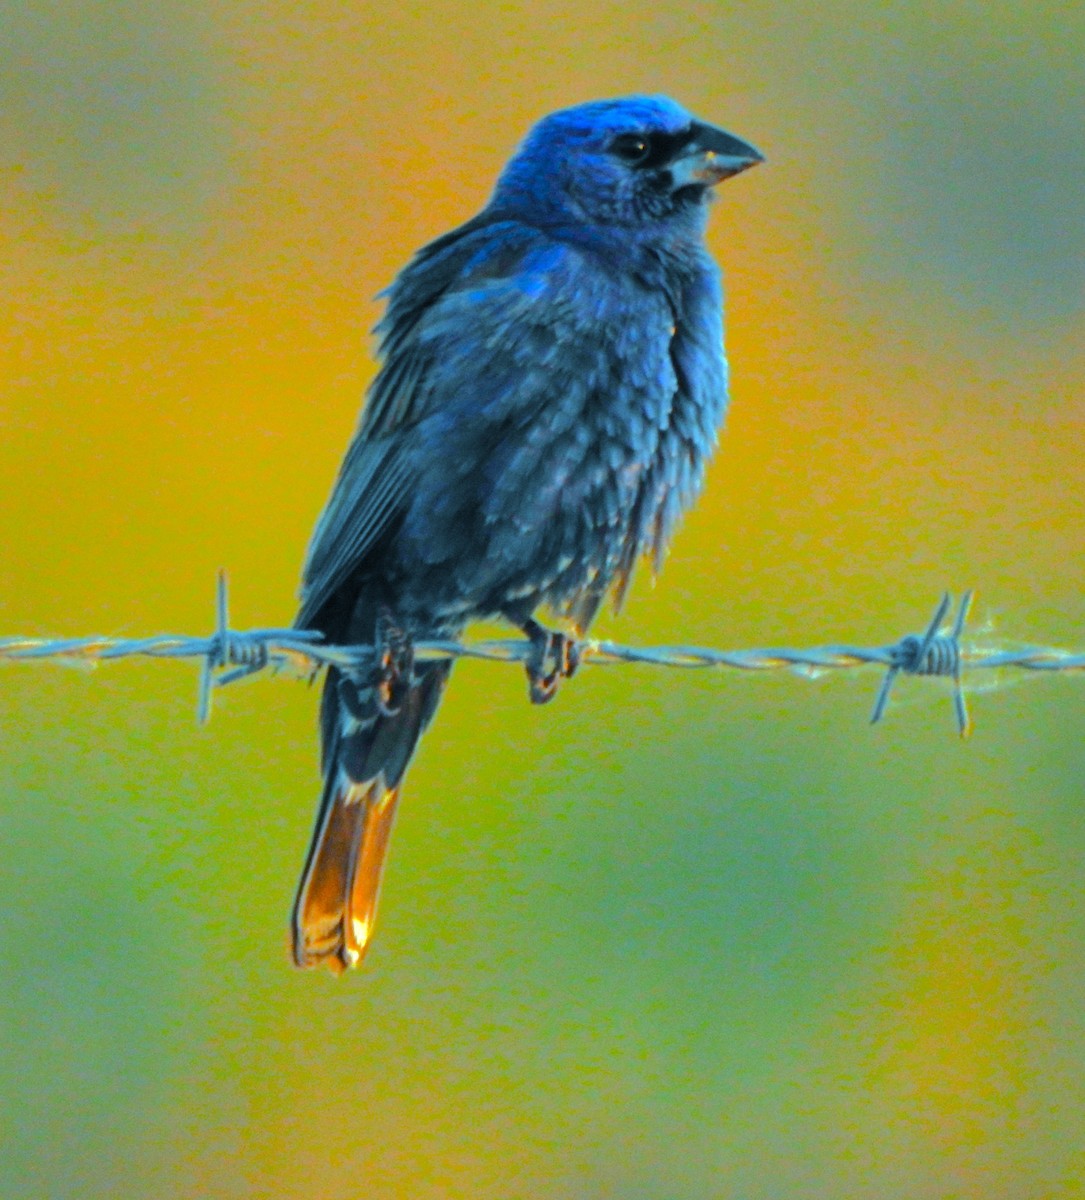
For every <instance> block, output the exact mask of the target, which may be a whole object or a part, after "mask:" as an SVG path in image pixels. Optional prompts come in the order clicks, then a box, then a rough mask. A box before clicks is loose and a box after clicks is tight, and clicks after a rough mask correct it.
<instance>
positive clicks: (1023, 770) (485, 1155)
mask: <svg viewBox="0 0 1085 1200" xmlns="http://www.w3.org/2000/svg"><path fill="white" fill-rule="evenodd" d="M1083 14H1085V9H1082V8H1081V7H1080V6H1073V5H1064V4H1055V3H1050V4H1047V3H1036V4H1030V5H1015V4H1009V3H984V4H980V3H969V2H965V3H955V4H933V3H913V4H907V5H904V4H901V5H870V4H859V3H843V2H839V3H833V2H831V0H830V2H824V0H823V2H821V3H817V4H814V3H808V2H799V3H791V4H782V3H775V4H774V3H767V2H765V3H756V2H752V0H751V2H749V3H732V4H727V5H723V4H719V3H707V2H700V3H696V2H693V0H675V2H673V3H669V4H666V5H659V6H650V5H647V4H635V3H622V4H617V3H601V4H597V5H584V4H566V3H557V2H546V0H544V2H541V3H535V4H532V5H524V6H518V5H513V4H480V5H466V4H464V5H434V4H418V3H405V4H401V5H399V6H393V5H377V4H360V3H355V4H352V5H338V4H315V3H311V2H310V3H300V4H298V3H289V4H288V3H285V2H284V0H270V2H269V3H266V4H261V5H256V4H248V3H236V4H230V5H211V4H207V3H200V2H195V3H185V4H182V3H167V4H159V5H146V4H141V3H135V2H134V0H129V2H128V3H110V4H106V3H103V2H98V3H75V2H74V0H57V2H56V3H46V2H44V0H34V2H32V3H29V4H27V3H14V2H13V0H5V2H4V3H3V4H2V5H0V362H2V366H0V472H2V475H0V545H2V547H3V574H2V582H0V632H3V633H40V634H72V635H74V634H80V633H92V632H96V633H109V634H117V635H136V634H140V633H151V632H159V631H184V632H201V631H204V630H207V629H209V628H210V624H211V621H212V590H213V577H214V572H215V569H216V568H217V567H219V566H220V565H222V566H225V567H227V568H228V569H229V571H230V573H231V578H232V581H233V602H234V617H235V620H236V622H237V623H238V624H239V625H242V626H243V625H256V624H274V623H280V622H287V621H289V619H290V618H291V616H292V612H293V604H294V593H295V587H296V580H297V575H298V571H299V568H300V563H301V558H302V555H303V552H304V548H305V544H306V541H307V538H308V534H309V530H310V528H311V526H312V523H313V521H314V520H315V518H316V515H317V513H318V511H319V509H320V507H321V505H322V503H323V501H324V499H325V497H326V495H327V491H328V488H329V487H330V484H331V480H332V477H333V475H334V472H335V469H336V466H337V464H338V461H339V459H340V456H341V454H342V452H343V449H344V447H345V444H346V441H347V439H348V437H349V435H350V432H351V429H352V428H353V425H354V422H355V419H356V413H357V410H358V406H359V401H360V397H361V395H362V392H363V389H364V386H365V384H366V382H367V380H368V379H369V378H370V376H371V374H372V371H373V361H372V345H371V341H370V339H369V336H368V330H369V328H370V327H371V325H372V324H373V322H374V320H375V319H376V317H377V315H378V313H379V306H378V305H377V304H376V302H375V301H374V300H373V299H372V297H373V296H374V295H375V293H376V292H377V291H378V290H379V289H380V288H381V287H382V286H384V285H385V284H386V283H387V282H388V281H389V280H390V279H391V278H392V277H393V275H394V274H395V272H396V270H397V269H398V268H399V267H400V266H401V265H402V264H403V262H404V261H405V260H406V258H407V256H408V255H409V253H410V252H411V251H412V250H414V249H415V248H416V247H417V246H419V245H420V244H422V243H423V242H425V241H426V240H428V239H429V238H432V237H434V236H436V235H438V234H440V233H442V232H443V231H445V230H447V229H448V228H450V227H451V226H452V225H454V224H456V223H458V222H460V221H462V220H464V219H466V218H467V217H469V216H471V215H472V214H473V213H474V212H475V211H476V210H477V209H478V208H479V207H480V206H481V205H482V204H483V203H484V202H485V200H486V197H487V195H488V192H489V189H490V186H491V184H492V181H493V179H494V177H495V175H496V173H497V171H498V170H499V168H500V166H501V165H502V163H503V162H504V161H505V159H506V158H507V156H508V155H509V153H510V152H511V150H512V148H513V147H514V145H515V144H516V142H517V140H518V139H519V137H520V136H522V134H523V133H524V132H525V130H526V129H527V127H528V126H529V125H530V123H531V122H532V121H533V120H535V119H536V118H537V117H538V116H540V115H541V114H543V113H544V112H546V111H549V110H550V109H553V108H555V107H558V106H562V105H566V104H570V103H574V102H577V101H580V100H584V99H589V98H592V97H596V96H606V95H614V94H621V93H626V92H630V91H665V92H668V93H670V94H672V95H674V96H675V97H676V98H678V99H679V100H681V101H682V102H683V103H685V104H686V105H687V106H688V107H689V108H690V109H691V110H693V111H694V112H696V113H697V114H698V115H700V116H702V117H703V118H705V119H707V120H711V121H714V122H717V123H719V124H721V125H723V126H724V127H726V128H728V129H731V130H733V131H734V132H735V133H737V134H739V135H740V136H743V137H746V138H748V139H749V140H751V141H752V142H754V144H756V145H758V146H759V147H761V148H762V149H763V150H764V152H765V153H766V155H767V156H768V159H769V162H768V164H767V165H766V166H765V167H762V168H759V169H758V170H757V171H755V172H752V173H751V174H749V175H745V176H743V177H742V178H741V179H739V180H737V181H735V182H733V183H730V184H728V185H726V187H724V188H723V189H722V198H721V202H720V204H719V205H718V206H717V207H716V209H715V212H714V214H713V218H712V229H711V243H712V246H713V249H714V251H715V252H716V254H717V256H718V257H719V259H720V260H721V261H722V263H723V264H724V266H725V268H726V272H727V285H728V329H729V333H728V347H729V353H730V358H731V363H732V370H733V381H734V382H733V408H732V414H731V418H730V422H729V425H728V428H727V432H726V436H725V438H724V441H723V446H722V453H721V455H720V457H719V459H718V460H717V463H716V465H715V467H714V468H713V471H712V473H711V477H710V480H709V487H708V491H707V494H706V496H705V498H704V499H703V501H702V503H701V504H700V506H699V507H698V509H697V510H696V512H695V514H693V515H692V516H691V517H690V518H689V519H688V520H687V522H686V524H685V527H684V528H683V530H682V532H681V534H680V536H679V538H678V541H677V543H676V546H675V550H674V553H673V555H672V557H671V560H670V562H669V564H668V566H667V569H666V570H665V571H664V573H663V576H662V578H661V580H660V582H659V584H658V586H656V587H655V588H653V587H651V586H650V584H649V581H648V579H647V576H646V574H642V575H641V577H640V578H639V579H638V580H637V583H636V585H635V588H634V593H633V596H632V599H631V602H630V603H629V605H628V608H627V610H626V612H625V613H624V614H623V616H622V617H621V618H620V620H618V621H617V622H611V621H609V620H608V622H607V623H606V629H607V630H610V631H613V633H614V635H615V636H617V637H620V638H621V639H622V640H624V641H629V642H635V643H637V642H639V643H656V642H669V643H681V642H686V643H701V644H707V645H717V646H748V645H772V644H784V645H809V644H817V643H821V642H826V641H834V640H852V641H858V642H863V643H868V644H879V643H883V642H888V641H892V640H894V639H896V638H897V637H898V636H899V635H901V634H903V633H905V632H909V631H911V630H913V629H916V628H920V627H922V626H923V624H925V622H926V619H927V617H928V615H929V613H930V611H931V608H932V606H933V603H934V601H935V600H936V599H937V597H938V595H939V594H940V592H941V591H942V589H943V588H945V587H947V586H948V587H952V588H954V589H955V590H958V591H959V590H960V589H962V588H964V587H966V586H977V587H978V588H979V589H980V601H979V605H978V609H977V623H978V624H979V625H983V624H992V623H993V632H991V633H989V635H988V636H989V638H992V639H993V640H994V641H996V642H1009V641H1011V640H1015V641H1030V642H1040V643H1056V644H1064V645H1069V646H1075V645H1076V646H1080V645H1081V643H1082V641H1083V636H1082V626H1083V621H1085V602H1083V600H1082V595H1083V584H1085V555H1083V554H1082V546H1083V540H1085V507H1083V504H1082V483H1083V479H1085V467H1083V462H1085V446H1083V438H1082V432H1083V425H1085V391H1083V385H1082V378H1083V373H1085V340H1083V337H1082V332H1083V322H1082V318H1083V314H1085V187H1083V185H1082V179H1083V178H1085V121H1083V119H1082V113H1083V111H1085V15H1083ZM195 675H196V670H195V667H194V666H193V665H191V664H189V665H184V664H149V663H121V664H115V665H111V666H108V667H106V668H103V669H101V670H99V671H98V672H96V673H94V674H81V673H78V672H73V671H66V670H61V669H57V668H54V667H51V666H48V665H41V666H8V667H5V668H4V669H3V671H2V672H0V731H2V738H3V741H2V748H0V872H2V874H0V881H2V893H0V898H2V901H3V908H4V917H3V919H2V920H0V963H2V966H0V1086H2V1106H0V1194H2V1195H3V1196H4V1197H5V1198H6V1200H16V1198H17V1197H23V1196H26V1197H31V1196H33V1197H39V1196H51V1197H52V1196H78V1197H81V1198H88V1197H97V1196H102V1197H106V1196H110V1197H114V1196H147V1197H151V1196H156V1197H157V1196H161V1197H188V1196H191V1197H197V1196H214V1197H216V1198H222V1197H234V1196H237V1197H241V1196H257V1195H261V1196H262V1195H267V1196H272V1195H273V1196H283V1197H295V1196H296V1197H331V1198H334V1197H355V1196H364V1197H367V1198H371V1200H382V1198H384V1197H408V1198H410V1200H428V1198H430V1197H434V1198H437V1197H441V1198H444V1197H463V1198H465V1200H467V1198H470V1200H487V1198H491V1197H492V1198H495V1200H498V1198H502V1200H503V1198H506V1197H513V1198H521V1197H523V1198H528V1197H546V1198H547V1200H551V1198H555V1197H570V1198H572V1197H577V1198H580V1197H599V1198H611V1197H613V1198H615V1200H618V1198H621V1200H656V1198H660V1200H686V1198H689V1200H704V1198H706V1197H767V1198H776V1197H783V1196H787V1197H831V1198H834V1200H836V1198H841V1197H879V1198H883V1197H901V1198H905V1197H906V1198H908V1200H917V1198H924V1197H943V1196H955V1197H977V1198H979V1197H982V1198H983V1200H995V1198H998V1197H1006V1198H1007V1200H1021V1198H1024V1197H1040V1196H1043V1197H1071V1196H1082V1195H1085V1070H1083V1068H1085V1019H1083V1016H1082V1013H1083V1007H1082V995H1083V991H1085V906H1083V903H1082V894H1083V886H1082V885H1083V876H1085V819H1083V817H1082V801H1083V799H1085V797H1083V785H1082V778H1083V771H1085V749H1083V735H1085V695H1083V692H1082V686H1083V684H1082V681H1081V679H1080V677H1061V678H1045V679H1041V680H1036V679H1033V678H1030V679H1028V680H1026V681H1025V682H1024V683H1022V684H1021V686H1014V687H1010V686H1008V685H1009V684H1010V682H1011V680H1010V679H1008V678H1007V679H1004V680H1002V681H1001V682H1002V684H1003V685H1004V686H1001V687H999V688H998V689H996V690H988V691H985V692H982V693H980V694H975V695H973V698H972V703H973V709H974V712H975V715H976V719H977V733H976V736H975V737H974V738H973V740H972V741H971V742H969V743H960V742H959V741H958V740H957V739H956V737H955V736H954V732H953V724H952V715H951V706H950V701H949V694H948V692H947V691H946V690H945V689H944V688H941V687H939V686H938V685H937V684H933V683H930V682H926V683H924V682H922V681H914V680H913V681H909V680H905V681H903V682H902V683H901V684H900V685H899V686H898V689H897V692H896V700H895V702H894V704H893V706H892V707H891V709H890V712H889V716H888V719H887V720H886V722H885V724H884V725H883V726H880V727H878V728H877V729H874V730H871V729H870V728H868V727H867V725H866V719H867V715H868V713H869V705H870V702H871V700H872V697H873V693H874V692H875V690H876V688H877V677H876V676H875V675H871V674H863V675H859V676H849V677H847V678H829V679H820V680H817V681H815V682H809V681H804V680H801V679H798V678H794V677H784V678H772V679H762V678H752V677H745V676H742V677H738V676H734V675H712V676H705V675H683V674H680V673H678V672H674V671H662V670H652V669H649V668H643V669H633V668H623V669H615V670H613V671H606V672H604V671H595V670H585V671H584V672H583V673H582V675H581V676H580V677H578V678H577V679H576V680H575V681H574V682H573V683H572V684H571V685H567V686H566V687H565V688H564V689H563V691H562V693H561V695H560V696H559V698H558V700H557V701H556V703H555V704H554V705H552V706H551V707H550V708H549V709H546V710H537V709H532V708H531V707H530V706H529V705H528V704H527V702H526V691H525V686H524V681H523V678H522V676H521V674H520V673H519V672H518V671H513V670H511V669H509V668H503V667H499V666H490V665H485V664H469V665H465V666H463V667H460V668H458V669H457V671H456V673H455V679H454V682H453V685H452V688H451V691H450V694H449V696H448V699H447V701H446V703H445V705H444V707H443V710H442V712H441V714H440V718H439V720H438V722H437V724H436V726H435V727H434V729H433V730H432V731H431V733H430V734H429V735H428V737H427V738H426V740H425V742H424V745H423V749H422V751H421V754H420V756H419V759H418V761H417V763H416V765H415V767H414V769H413V771H412V774H411V776H410V780H409V783H408V788H407V795H406V799H405V803H404V805H403V807H402V811H401V815H400V818H399V823H398V827H397V831H396V835H395V839H394V847H393V853H392V856H391V862H390V868H389V871H388V875H387V878H386V886H385V891H384V897H383V909H382V917H381V922H380V928H379V931H378V936H377V940H376V943H375V946H374V949H373V951H372V952H371V955H370V957H369V959H368V961H367V963H366V966H365V969H364V970H363V971H362V972H359V973H354V974H351V975H349V976H347V977H345V978H343V979H341V980H334V979H332V978H331V977H329V976H327V975H326V974H312V973H309V974H301V973H298V972H296V971H294V970H293V969H292V968H291V967H290V966H289V965H288V962H287V957H286V945H285V924H286V922H285V918H286V913H287V910H288V906H289V902H290V899H291V895H292V890H293V887H294V883H295V877H296V872H297V870H298V869H299V867H300V864H301V860H302V856H303V852H304V847H305V844H306V841H307V838H308V836H309V827H310V820H311V816H312V811H313V808H314V805H315V801H316V794H317V787H318V784H317V779H316V771H315V755H316V746H315V740H316V739H315V729H314V726H315V707H316V693H315V691H313V690H310V689H308V688H307V687H305V686H304V685H303V684H301V683H297V682H289V681H282V680H279V681H273V680H270V679H265V680H261V681H259V682H255V683H253V684H251V685H249V686H243V687H238V688H235V689H233V690H231V691H229V692H227V693H223V694H221V695H220V696H219V697H218V699H217V705H216V714H215V718H214V720H213V722H212V724H211V726H210V728H209V729H207V730H199V729H197V728H195V726H194V724H193V720H192V715H193V707H194V693H195Z"/></svg>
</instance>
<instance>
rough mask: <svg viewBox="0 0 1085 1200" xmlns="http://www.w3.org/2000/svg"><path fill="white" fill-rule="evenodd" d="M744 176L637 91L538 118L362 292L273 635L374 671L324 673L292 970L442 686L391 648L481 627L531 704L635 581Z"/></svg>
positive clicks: (685, 483) (718, 340) (697, 484)
mask: <svg viewBox="0 0 1085 1200" xmlns="http://www.w3.org/2000/svg"><path fill="white" fill-rule="evenodd" d="M761 161H762V156H761V154H760V153H759V152H758V151H757V150H755V149H754V148H753V147H752V146H750V145H748V144H747V143H746V142H743V141H740V140H739V139H738V138H736V137H733V136H732V135H731V134H729V133H725V132H723V130H720V129H717V128H715V127H713V126H711V125H707V124H705V123H703V122H701V121H698V120H695V119H694V118H693V117H692V116H690V114H689V113H688V112H686V111H685V110H684V109H683V108H682V107H681V106H680V105H678V104H676V103H675V102H674V101H672V100H669V99H667V98H666V97H662V96H632V97H628V98H624V99H618V100H602V101H597V102H594V103H590V104H583V105H580V106H578V107H576V108H570V109H566V110H563V111H561V112H555V113H552V114H551V115H550V116H548V117H545V118H544V119H543V120H541V121H540V122H539V123H538V124H537V125H536V126H535V127H534V128H533V129H532V130H531V131H530V133H529V134H528V136H527V138H526V140H525V141H524V142H523V144H522V145H521V147H520V148H519V150H518V151H517V153H516V154H515V155H514V157H513V158H512V159H511V161H510V162H509V163H508V165H507V166H506V167H505V170H504V171H503V172H502V174H501V176H500V178H499V179H498V182H497V186H496V188H495V190H494V193H493V197H492V199H491V200H490V202H489V204H487V206H486V207H485V208H484V209H483V210H482V212H481V213H479V215H478V216H476V217H475V218H474V219H472V220H470V221H468V222H467V223H466V224H465V225H462V226H460V227H459V228H458V229H455V230H453V231H452V232H451V233H448V234H446V235H445V236H444V237H440V238H438V239H437V240H436V241H434V242H431V243H430V244H429V245H428V246H425V247H424V248H423V249H422V250H420V251H419V252H418V253H417V254H416V255H415V257H414V258H413V260H412V261H411V262H410V263H409V264H408V265H407V266H406V267H405V268H404V270H403V271H402V272H401V273H400V275H399V276H398V278H397V279H396V280H395V282H394V283H393V284H392V286H391V287H390V288H389V289H388V292H387V309H386V312H385V315H384V317H383V319H382V320H381V322H380V324H379V325H378V326H377V333H378V334H379V336H380V339H381V340H380V355H381V359H382V366H381V369H380V371H379V373H378V375H377V377H376V379H375V380H374V382H373V384H372V387H371V389H370V392H369V395H368V400H367V403H366V406H365V408H364V410H363V413H362V417H361V422H360V425H359V428H358V431H357V434H356V435H355V437H354V440H353V442H352V443H351V445H350V447H349V449H348V450H347V454H346V458H345V460H344V462H343V465H342V468H341V469H340V472H339V476H338V478H337V480H336V483H335V487H334V489H333V491H332V495H331V498H330V500H329V501H328V504H327V507H326V508H325V510H324V513H323V515H322V516H321V518H320V521H319V523H318V524H317V527H316V531H315V533H314V535H313V539H312V542H311V545H310V547H309V554H308V559H307V562H306V565H305V569H304V576H303V584H302V602H301V610H300V612H299V614H298V617H297V620H296V626H297V628H299V629H316V630H319V631H321V632H322V633H323V634H324V635H325V637H326V638H327V640H328V641H329V642H333V643H337V644H362V643H365V644H373V645H375V646H376V647H377V651H378V657H379V661H380V668H379V669H378V670H376V671H374V672H371V673H370V674H369V675H368V676H366V677H362V676H361V675H354V674H348V673H346V672H343V671H340V670H336V669H330V670H329V671H328V675H327V678H326V680H325V684H324V693H323V701H322V705H321V738H322V770H323V776H324V791H323V795H322V798H321V801H320V807H319V812H318V815H317V821H316V828H315V831H314V834H313V840H312V844H311V846H310V849H309V854H308V858H307V859H306V863H305V868H304V871H303V873H302V878H301V883H300V885H299V888H298V893H297V898H296V900H295V904H294V911H293V919H292V935H293V952H294V960H295V962H297V964H298V965H299V966H312V965H316V964H319V963H324V964H326V965H328V966H329V967H331V968H332V969H333V970H335V971H340V970H342V969H343V968H345V967H350V966H354V965H356V964H357V963H358V962H360V961H361V958H362V955H363V954H364V952H365V950H366V947H367V946H368V944H369V941H370V938H371V936H372V933H373V921H374V916H375V913H376V904H377V892H378V888H379V885H380V877H381V869H382V866H383V863H384V858H385V853H386V851H387V848H388V839H389V834H390V832H391V826H392V821H393V818H394V815H395V810H396V804H397V802H398V799H399V794H400V788H401V786H402V782H403V776H404V772H405V771H406V769H407V765H408V763H409V761H410V759H411V756H412V754H413V753H414V749H415V746H416V744H417V742H418V739H419V737H420V736H421V734H422V732H423V731H424V730H425V728H426V726H427V725H428V724H429V722H430V721H431V719H432V717H433V714H434V711H435V710H436V708H437V704H438V702H439V700H440V697H441V693H442V691H443V690H444V687H445V684H446V683H447V682H448V677H449V672H450V670H451V664H450V663H449V662H426V663H414V662H413V659H412V656H411V650H410V647H411V643H412V641H413V640H415V639H423V638H451V637H456V636H458V635H459V634H460V632H461V631H462V629H463V628H464V626H465V625H466V624H467V623H468V622H469V621H472V620H476V619H480V618H481V619H485V618H491V617H495V616H499V617H503V618H505V619H506V620H508V621H510V622H511V623H512V624H513V625H515V626H517V627H518V628H519V629H521V630H522V631H523V632H524V633H525V634H526V635H527V637H528V638H530V639H531V642H532V646H533V651H532V655H531V658H530V660H529V661H528V663H527V672H528V680H529V687H530V695H531V699H532V700H534V701H535V702H537V703H539V702H543V701H545V700H548V699H549V698H550V697H551V696H552V695H553V693H554V689H555V687H556V686H557V683H558V680H559V679H560V678H561V677H562V676H568V675H570V674H572V672H573V670H574V669H575V667H576V651H575V646H576V639H577V638H578V637H580V636H582V635H583V634H584V633H585V632H586V630H587V629H588V627H589V625H590V624H591V621H592V618H593V617H594V615H595V613H596V611H597V610H598V608H599V606H600V604H601V602H602V601H603V599H604V598H605V597H606V596H607V594H608V593H611V594H613V596H614V601H615V606H618V605H620V603H621V600H622V598H623V596H624V595H625V591H626V589H627V587H628V585H629V580H630V576H631V573H632V571H633V567H634V565H635V563H636V562H637V560H638V559H639V558H640V557H641V556H642V555H644V554H649V555H651V556H652V558H653V560H654V565H655V567H656V569H658V568H659V566H660V564H661V561H662V557H663V554H664V551H665V548H666V545H667V541H668V539H669V538H670V536H671V534H672V532H673V531H674V528H675V525H676V523H677V521H678V518H679V516H680V515H681V513H682V511H683V510H684V509H686V508H687V507H688V506H689V505H690V504H691V503H692V502H693V501H694V499H695V498H696V496H697V494H698V492H699V491H700V489H701V485H702V481H703V478H704V471H705V465H706V462H707V460H708V458H709V456H710V455H711V453H712V451H713V450H714V448H715V445H716V440H717V431H718V428H719V426H720V423H721V421H722V420H723V416H724V412H725V410H726V407H727V365H726V360H725V358H724V353H723V317H722V294H721V288H720V276H719V271H718V270H717V268H716V266H715V263H714V262H713V261H712V259H711V257H710V256H709V254H708V251H707V249H706V247H705V244H704V229H705V223H706V218H707V211H708V200H709V198H710V195H711V190H712V188H713V187H714V186H715V185H716V184H718V183H720V182H721V181H722V180H724V179H727V178H729V177H730V176H732V175H736V174H738V172H740V171H743V170H745V169H746V168H747V167H751V166H754V165H755V164H756V163H759V162H761ZM540 607H542V608H546V609H550V610H551V611H553V612H554V613H556V614H559V615H560V616H561V617H564V618H565V619H566V621H567V622H568V628H569V633H564V632H552V631H550V630H548V629H546V628H545V627H544V626H542V625H541V624H539V622H538V621H537V620H536V617H535V612H536V610H537V609H539V608H540Z"/></svg>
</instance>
